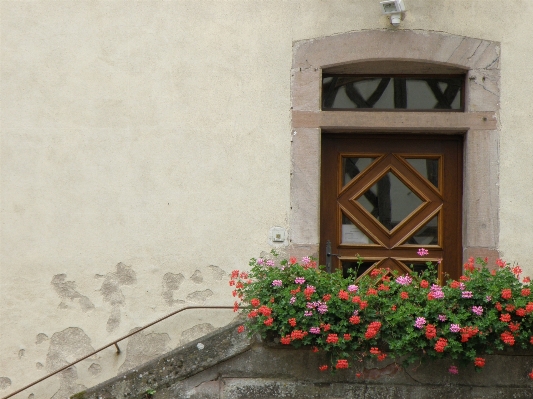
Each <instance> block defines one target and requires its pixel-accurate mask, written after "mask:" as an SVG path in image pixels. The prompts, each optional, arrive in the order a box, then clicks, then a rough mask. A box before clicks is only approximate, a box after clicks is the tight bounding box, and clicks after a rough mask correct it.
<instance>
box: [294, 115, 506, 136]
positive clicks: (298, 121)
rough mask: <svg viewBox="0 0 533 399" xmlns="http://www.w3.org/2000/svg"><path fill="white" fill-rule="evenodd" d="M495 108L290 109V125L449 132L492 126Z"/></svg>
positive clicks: (384, 130)
mask: <svg viewBox="0 0 533 399" xmlns="http://www.w3.org/2000/svg"><path fill="white" fill-rule="evenodd" d="M497 125H498V120H497V116H496V113H495V112H383V111H374V112H369V111H360V112H350V111H349V110H348V111H318V112H311V111H292V126H293V128H303V127H308V128H317V127H318V128H322V129H327V130H330V131H332V130H337V131H343V130H345V131H352V132H353V131H361V130H366V131H380V132H391V131H397V132H399V131H410V132H421V131H424V132H427V131H431V132H436V133H438V132H450V133H457V132H458V131H466V130H496V129H497Z"/></svg>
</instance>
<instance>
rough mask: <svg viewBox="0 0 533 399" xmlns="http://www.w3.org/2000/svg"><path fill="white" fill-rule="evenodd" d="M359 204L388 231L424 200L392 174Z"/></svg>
mask: <svg viewBox="0 0 533 399" xmlns="http://www.w3.org/2000/svg"><path fill="white" fill-rule="evenodd" d="M357 202H358V203H359V204H361V205H362V206H363V207H364V208H365V209H366V210H367V211H368V212H369V213H370V214H371V215H372V216H374V217H375V218H376V219H377V220H378V221H379V222H380V223H381V224H382V225H383V226H384V227H385V228H386V229H388V230H392V229H393V228H394V227H396V225H398V224H399V223H400V222H401V221H402V220H403V219H405V218H406V217H407V216H408V215H409V214H410V213H411V212H413V211H414V210H415V209H416V208H418V207H419V206H420V205H421V204H422V200H421V199H420V198H419V197H418V196H417V195H416V194H415V193H414V192H412V191H411V190H410V189H409V188H408V187H407V186H406V185H405V184H403V183H402V181H401V180H400V179H398V178H397V177H396V176H395V175H394V174H393V173H392V172H388V173H387V174H386V175H384V176H383V177H382V178H381V179H380V180H379V181H378V182H377V183H376V184H374V185H373V186H372V187H370V189H369V190H368V191H367V192H366V193H364V194H363V195H362V196H361V197H359V198H358V199H357Z"/></svg>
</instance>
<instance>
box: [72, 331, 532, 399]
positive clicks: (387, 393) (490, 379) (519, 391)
mask: <svg viewBox="0 0 533 399" xmlns="http://www.w3.org/2000/svg"><path fill="white" fill-rule="evenodd" d="M238 325H239V322H236V323H232V324H230V325H228V326H227V327H225V328H222V329H220V330H218V331H215V332H213V333H212V334H209V335H206V336H205V337H203V338H201V339H198V340H196V341H194V342H192V343H190V344H187V345H185V346H183V347H180V348H177V349H176V350H174V351H172V352H170V353H168V354H167V355H165V356H162V357H160V358H158V359H156V360H153V361H151V362H149V363H146V364H145V365H143V366H142V367H139V368H136V369H134V370H131V371H129V372H127V373H125V374H122V375H120V376H118V377H116V378H113V379H111V380H109V381H107V382H105V383H103V384H100V385H98V386H96V387H94V388H91V389H89V390H87V391H85V392H81V393H79V394H77V395H74V396H73V397H72V398H77V399H81V398H84V399H111V398H114V399H122V398H139V399H141V398H153V399H171V398H202V399H222V398H224V399H241V398H265V399H266V398H272V399H273V398H282V397H292V398H303V397H305V398H347V397H348V398H361V399H363V398H365V399H366V398H391V399H396V398H398V399H400V398H402V399H403V398H413V399H422V398H434V397H440V398H443V399H447V398H450V399H451V398H453V399H456V398H462V399H474V398H476V399H478V398H488V399H492V398H498V399H507V398H509V399H510V398H531V397H533V381H532V380H530V379H529V378H528V376H527V375H528V373H529V372H530V371H531V370H532V368H533V353H532V352H524V351H519V350H515V351H507V352H504V353H501V354H497V355H487V356H484V357H485V358H486V360H487V362H486V366H485V369H484V370H483V371H482V372H476V371H475V370H474V367H473V366H469V367H466V368H460V371H459V375H451V374H449V373H448V371H447V370H448V368H449V366H450V364H451V362H450V361H449V360H446V361H444V360H442V361H436V362H428V363H424V364H422V365H420V364H418V365H416V366H413V367H409V368H407V369H404V368H402V367H401V366H400V365H398V364H396V363H394V362H392V361H390V360H389V361H384V362H381V363H377V362H375V361H374V360H372V359H364V360H363V361H361V362H359V363H356V364H352V366H353V368H351V369H348V370H340V371H338V372H336V373H329V372H320V371H319V370H318V366H319V365H321V364H324V363H327V362H328V359H327V357H326V355H325V354H324V353H313V352H312V351H311V350H310V349H309V348H302V349H294V348H291V347H285V346H282V345H275V344H271V343H264V342H260V341H258V340H251V339H248V338H247V337H246V335H245V334H237V332H236V327H237V326H238ZM200 343H201V344H202V345H204V346H203V349H199V348H198V344H200ZM356 373H358V374H359V377H357V376H356ZM148 389H153V390H155V391H156V393H155V394H154V395H153V396H149V395H146V391H147V390H148Z"/></svg>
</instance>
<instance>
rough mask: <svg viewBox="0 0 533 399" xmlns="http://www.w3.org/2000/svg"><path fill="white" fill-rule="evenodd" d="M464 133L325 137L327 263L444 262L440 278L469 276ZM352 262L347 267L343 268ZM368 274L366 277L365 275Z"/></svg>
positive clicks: (399, 265) (396, 265)
mask: <svg viewBox="0 0 533 399" xmlns="http://www.w3.org/2000/svg"><path fill="white" fill-rule="evenodd" d="M461 200H462V136H452V135H439V136H437V135H404V134H402V135H401V136H400V135H377V134H376V135H370V134H364V135H362V134H331V133H329V134H328V133H325V134H323V136H322V177H321V210H320V221H321V249H322V251H321V255H320V257H321V259H320V261H321V263H323V264H324V263H326V253H325V247H326V242H327V241H330V242H331V248H332V253H334V254H335V256H333V257H332V259H331V260H332V267H333V268H334V269H335V268H344V269H346V268H350V267H353V265H354V262H356V261H357V256H361V257H363V258H364V260H365V267H364V268H365V270H366V272H370V270H371V269H372V268H374V267H389V268H391V269H393V270H398V271H400V272H405V271H407V270H408V269H406V267H407V266H406V265H410V264H413V265H414V267H415V269H416V270H421V269H423V267H424V266H423V264H424V261H422V262H421V258H420V257H419V256H418V255H417V250H418V248H421V247H424V248H426V249H428V250H429V256H428V257H427V259H428V260H433V261H435V262H437V261H439V260H441V259H442V262H441V263H440V265H439V275H440V277H443V274H444V273H447V274H448V275H449V276H450V277H453V278H457V277H459V275H460V273H461V258H462V257H461V252H462V251H461V250H462V235H461ZM343 265H344V266H343ZM360 274H361V273H360Z"/></svg>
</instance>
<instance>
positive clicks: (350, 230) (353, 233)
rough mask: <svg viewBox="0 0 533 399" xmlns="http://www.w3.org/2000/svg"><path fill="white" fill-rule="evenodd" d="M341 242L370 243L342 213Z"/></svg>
mask: <svg viewBox="0 0 533 399" xmlns="http://www.w3.org/2000/svg"><path fill="white" fill-rule="evenodd" d="M341 244H372V241H371V240H370V238H368V237H367V236H366V234H365V233H363V232H362V231H361V230H359V229H358V228H357V226H356V225H354V224H353V223H352V221H351V220H350V219H348V218H347V217H346V215H344V214H343V215H342V231H341Z"/></svg>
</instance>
